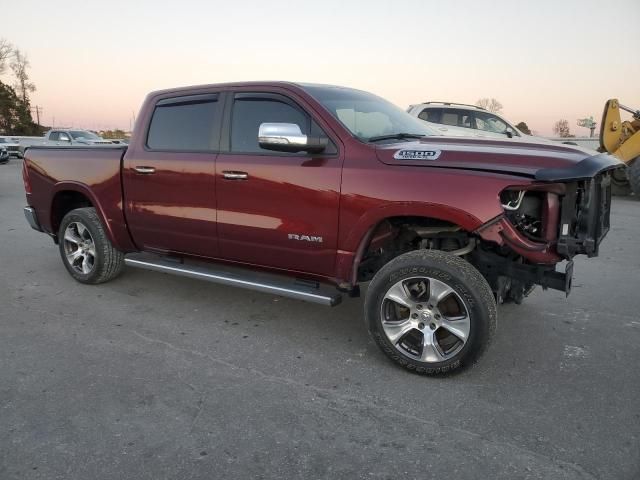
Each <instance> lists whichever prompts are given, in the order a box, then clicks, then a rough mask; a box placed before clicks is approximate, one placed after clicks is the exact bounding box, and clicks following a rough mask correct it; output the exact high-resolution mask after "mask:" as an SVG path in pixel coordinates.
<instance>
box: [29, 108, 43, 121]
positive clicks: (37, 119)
mask: <svg viewBox="0 0 640 480" xmlns="http://www.w3.org/2000/svg"><path fill="white" fill-rule="evenodd" d="M31 110H33V111H35V112H36V123H37V125H38V126H40V114H41V113H42V107H40V106H39V105H36V106H35V107H31Z"/></svg>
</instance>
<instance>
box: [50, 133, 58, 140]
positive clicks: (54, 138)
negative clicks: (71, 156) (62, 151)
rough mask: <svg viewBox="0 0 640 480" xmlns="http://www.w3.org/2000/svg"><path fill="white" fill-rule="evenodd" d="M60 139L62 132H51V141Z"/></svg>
mask: <svg viewBox="0 0 640 480" xmlns="http://www.w3.org/2000/svg"><path fill="white" fill-rule="evenodd" d="M59 138H60V132H51V133H50V134H49V140H52V141H53V140H56V141H57V140H58V139H59Z"/></svg>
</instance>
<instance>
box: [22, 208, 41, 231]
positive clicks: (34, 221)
mask: <svg viewBox="0 0 640 480" xmlns="http://www.w3.org/2000/svg"><path fill="white" fill-rule="evenodd" d="M23 211H24V216H25V218H26V219H27V222H28V223H29V225H30V226H31V228H33V229H34V230H37V231H39V232H42V227H41V226H40V222H39V221H38V215H37V214H36V211H35V209H34V208H33V207H24V209H23Z"/></svg>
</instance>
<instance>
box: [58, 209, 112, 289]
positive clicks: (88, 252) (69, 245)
mask: <svg viewBox="0 0 640 480" xmlns="http://www.w3.org/2000/svg"><path fill="white" fill-rule="evenodd" d="M58 246H59V247H60V256H61V257H62V263H64V266H65V267H66V268H67V271H68V272H69V273H70V274H71V276H72V277H73V278H75V279H76V280H77V281H79V282H80V283H89V284H96V283H104V282H108V281H109V280H111V279H113V278H115V277H117V276H118V275H119V274H120V273H121V272H122V269H123V268H124V255H123V254H122V252H121V251H119V250H117V249H116V248H114V246H113V245H111V242H110V241H109V238H108V237H107V235H106V233H105V231H104V228H103V226H102V223H101V222H100V219H99V218H98V215H97V213H96V210H95V208H77V209H75V210H72V211H70V212H69V213H67V214H66V215H65V216H64V218H63V219H62V222H61V224H60V229H59V231H58Z"/></svg>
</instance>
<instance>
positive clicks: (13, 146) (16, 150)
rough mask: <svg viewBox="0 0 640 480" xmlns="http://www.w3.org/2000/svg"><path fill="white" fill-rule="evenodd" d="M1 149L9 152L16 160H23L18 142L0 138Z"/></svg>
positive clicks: (8, 138)
mask: <svg viewBox="0 0 640 480" xmlns="http://www.w3.org/2000/svg"><path fill="white" fill-rule="evenodd" d="M0 147H3V148H4V149H6V150H7V152H9V155H10V156H12V157H16V158H22V153H21V152H20V145H19V144H18V142H15V141H14V140H13V139H12V138H10V137H0Z"/></svg>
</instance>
